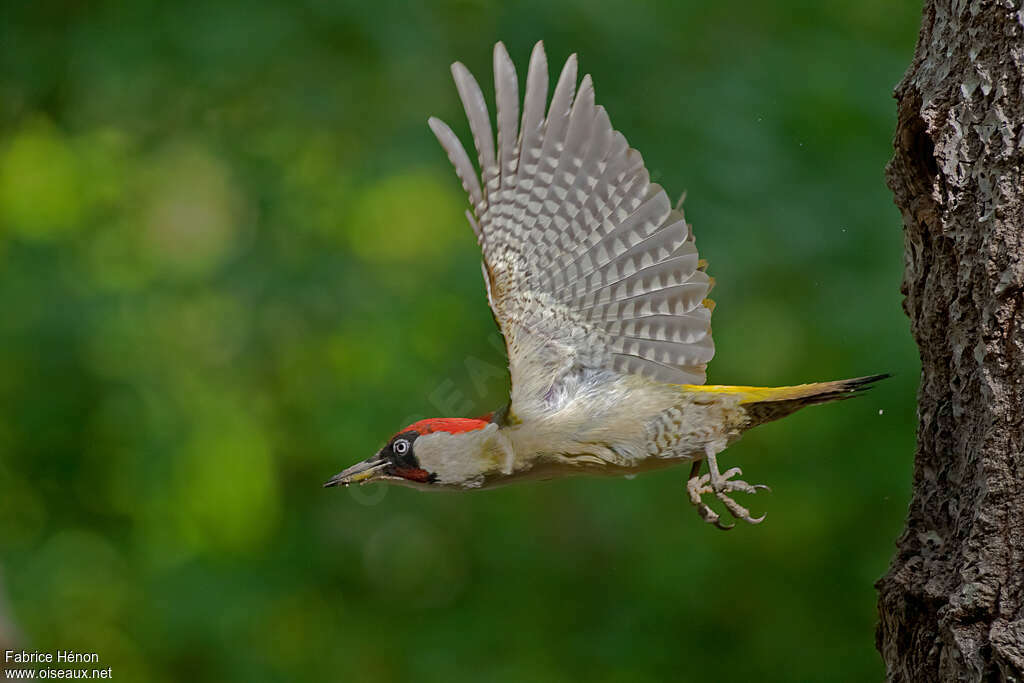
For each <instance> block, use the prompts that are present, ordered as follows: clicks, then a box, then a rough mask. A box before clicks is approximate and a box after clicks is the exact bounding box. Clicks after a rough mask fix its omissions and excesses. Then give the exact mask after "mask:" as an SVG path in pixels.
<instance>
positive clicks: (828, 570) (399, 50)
mask: <svg viewBox="0 0 1024 683" xmlns="http://www.w3.org/2000/svg"><path fill="white" fill-rule="evenodd" d="M919 12H920V8H919V4H918V2H917V1H916V0H913V1H912V0H899V1H894V0H858V1H857V2H830V3H820V2H810V1H807V0H786V1H785V2H778V3H743V4H741V5H739V6H737V5H735V4H733V3H708V2H698V1H687V2H674V3H670V2H652V1H641V2H637V1H635V0H632V1H626V0H619V1H611V2H593V1H583V0H576V1H569V2H550V1H548V2H543V1H540V0H538V1H535V2H496V1H487V0H455V1H450V2H439V3H430V4H426V3H424V4H417V5H416V6H410V5H406V4H405V3H398V2H391V1H389V0H379V1H377V2H372V3H367V2H357V3H353V2H328V1H326V0H307V1H305V2H296V3H284V2H271V1H269V0H247V1H246V2H241V1H222V2H190V1H185V2H176V3H157V2H151V3H145V2H139V3H114V2H109V3H108V2H70V1H66V2H39V3H32V2H19V3H15V2H6V3H3V5H2V6H0V302H2V305H3V311H2V313H0V406H2V410H0V569H2V572H3V577H4V581H3V583H4V590H5V592H6V594H7V598H8V602H9V605H10V612H11V614H10V615H9V616H10V617H11V618H12V619H13V621H14V623H15V624H16V628H17V634H18V640H17V643H18V644H19V645H21V646H24V647H26V648H29V649H40V650H44V651H53V650H55V649H58V648H60V649H68V648H71V649H76V650H81V651H90V652H97V653H98V654H99V655H100V657H101V662H102V663H103V664H104V665H105V666H111V667H112V668H113V673H114V677H115V679H116V680H122V681H161V682H162V681H168V682H170V681H184V680H195V681H325V680H345V681H370V682H373V681H406V680H446V681H459V680H467V681H478V680H488V681H563V680H586V681H664V680H692V681H749V680H752V679H754V678H755V677H756V678H757V680H761V681H798V680H800V681H803V680H807V681H810V680H814V681H851V680H877V679H879V678H881V676H882V673H883V672H882V667H881V663H880V660H879V658H878V656H877V654H876V653H875V651H874V647H873V639H874V623H875V618H876V617H875V593H874V590H873V587H872V583H873V582H874V581H875V579H877V578H878V577H879V576H880V575H881V574H882V573H883V572H884V571H885V569H886V566H887V562H888V558H889V555H890V553H891V552H892V551H893V540H894V539H895V537H896V535H897V534H898V532H899V530H900V528H901V524H902V520H903V516H904V512H905V510H906V505H907V501H908V498H909V490H910V474H911V460H912V453H913V444H914V411H915V408H914V390H915V386H916V379H917V375H918V361H917V356H916V353H915V349H914V346H913V343H912V340H911V338H910V335H909V331H908V324H907V321H906V319H905V317H904V315H903V313H902V312H901V308H900V302H901V297H900V294H899V283H900V277H901V267H902V251H903V250H902V239H901V234H900V220H899V215H898V213H897V211H896V210H895V208H894V207H893V206H892V202H891V197H890V194H889V192H888V190H887V189H886V187H885V185H884V180H883V168H884V165H885V163H886V161H887V159H888V157H889V150H890V140H891V136H892V130H893V127H894V123H895V106H894V102H893V101H892V99H891V90H892V87H893V86H894V85H895V83H896V82H897V81H898V80H899V78H900V76H901V75H902V72H903V70H904V69H905V68H906V66H907V64H908V63H909V60H910V57H911V54H912V50H913V45H914V40H915V37H916V32H917V26H918V22H919ZM538 38H543V39H544V40H545V43H546V46H547V50H548V55H549V59H550V61H551V68H552V70H555V69H557V68H559V67H560V64H561V62H562V61H563V60H564V59H565V57H566V56H567V55H568V54H569V53H570V52H572V51H576V52H578V53H579V54H580V58H581V69H582V71H584V72H589V73H592V74H593V75H594V79H595V82H596V85H597V93H598V100H599V102H600V103H602V104H603V105H604V106H605V107H606V108H607V109H608V112H609V114H610V116H611V119H612V121H613V123H614V125H615V126H616V127H617V128H618V129H619V130H621V131H623V133H624V134H625V135H626V136H627V138H628V139H629V141H630V142H631V144H632V145H633V146H635V147H637V148H638V149H640V150H641V151H642V152H643V154H644V157H645V159H646V161H647V165H648V168H649V169H650V171H651V174H652V176H653V178H654V179H655V180H656V181H657V182H660V183H661V184H663V185H664V186H665V187H666V188H667V189H668V190H669V191H670V194H672V195H673V196H674V195H677V194H678V193H681V192H682V191H683V190H684V189H685V190H686V191H687V192H688V199H687V202H686V210H687V217H688V218H689V220H690V221H691V222H692V223H693V224H694V227H695V231H696V235H697V243H698V246H699V247H700V249H701V251H702V254H703V255H704V256H705V257H706V258H707V259H708V260H709V261H710V263H711V267H710V272H711V274H713V275H714V276H715V277H716V279H717V281H718V283H719V284H718V286H717V288H716V289H715V292H714V297H715V299H716V300H717V302H718V308H717V310H716V312H715V319H714V323H715V333H716V341H717V348H718V354H717V357H716V359H715V361H714V362H713V363H712V365H711V367H710V372H709V380H710V381H711V382H714V383H734V384H769V385H770V384H792V383H798V382H804V381H813V380H824V379H834V378H841V377H850V376H856V375H864V374H869V373H873V372H886V371H887V372H896V373H897V375H896V377H895V378H894V379H891V380H888V381H887V382H885V383H883V384H882V385H881V386H879V387H878V388H877V389H876V390H875V391H873V392H872V393H870V394H869V395H868V396H866V397H865V398H862V399H860V400H857V401H851V402H847V403H844V404H839V405H832V406H826V407H822V408H814V409H810V410H807V411H804V412H802V413H800V414H798V415H795V416H793V417H791V418H788V419H787V420H784V421H782V422H778V423H774V424H772V425H768V426H766V427H762V428H759V429H758V430H755V431H754V432H752V433H750V434H748V435H747V436H746V437H744V439H743V440H742V441H741V442H740V443H739V444H737V445H736V446H734V447H733V448H731V449H730V450H729V452H728V453H727V455H726V456H725V457H724V462H725V463H727V464H728V465H733V464H739V465H741V466H742V467H743V468H744V472H745V474H746V475H747V477H746V478H747V479H748V480H751V481H756V482H765V483H768V484H770V485H771V486H772V488H773V489H774V492H773V493H772V494H768V495H759V496H757V498H756V499H754V500H752V501H750V505H751V507H752V509H753V510H754V511H755V512H758V513H760V512H762V511H766V512H767V513H768V518H767V521H766V522H765V523H764V524H763V525H761V526H760V527H757V528H750V527H743V528H738V529H736V530H734V531H732V532H730V533H727V534H724V533H720V532H718V531H716V530H714V529H712V528H709V527H707V526H706V525H704V524H702V523H700V521H699V520H698V519H697V517H696V515H695V514H694V513H693V511H692V510H691V508H690V506H689V504H688V502H687V500H686V497H685V492H684V488H683V481H684V479H685V475H686V472H685V470H684V469H674V470H668V471H663V472H659V473H654V474H649V475H645V476H642V477H639V478H637V479H635V480H633V481H623V480H600V479H576V480H566V481H558V482H550V483H546V484H533V485H524V486H517V487H509V488H505V489H499V490H495V491H491V492H484V493H476V494H466V495H455V494H426V493H419V492H415V491H409V490H404V489H385V488H379V487H378V488H372V487H366V488H363V489H359V490H349V491H339V490H322V489H321V488H320V484H321V482H322V481H324V480H325V479H326V478H327V477H329V476H330V475H331V474H333V473H335V472H336V471H338V470H339V469H341V468H342V467H344V466H347V465H348V464H351V463H352V462H353V461H355V460H357V459H361V458H363V457H366V456H368V455H370V454H371V453H372V452H373V451H374V450H375V449H376V448H378V447H379V446H380V444H381V443H382V442H383V441H384V440H385V439H386V438H387V437H388V436H389V435H390V434H392V433H393V432H394V431H395V430H396V429H397V428H399V427H401V426H402V425H404V424H406V423H407V422H408V421H410V420H412V419H414V418H417V417H423V416H428V415H437V414H446V413H447V414H456V413H459V412H462V411H465V413H466V414H474V413H479V412H484V411H486V410H489V409H491V408H494V407H497V406H499V405H501V404H502V402H503V401H504V398H505V392H506V391H507V386H506V383H507V380H506V379H505V377H504V375H503V373H502V372H496V371H495V368H496V367H500V366H501V365H502V364H503V363H504V358H503V354H502V352H501V350H500V349H499V346H496V345H495V344H494V343H493V342H494V335H495V330H494V327H493V322H492V320H491V314H490V312H489V311H488V309H487V306H486V303H485V300H484V294H483V287H482V283H481V279H480V270H479V254H478V252H477V249H476V246H475V244H474V240H473V237H472V234H471V231H470V230H469V228H468V227H467V226H466V225H465V221H464V219H463V217H462V211H463V208H464V207H465V205H466V201H465V199H464V197H463V195H462V191H461V189H460V187H459V184H458V182H457V181H456V179H455V177H454V175H453V173H452V172H451V170H450V168H449V167H448V162H447V159H446V158H445V157H444V155H443V153H442V152H441V150H440V148H439V147H438V145H437V143H436V141H435V140H434V139H433V136H432V135H431V134H430V132H429V130H428V129H427V126H426V119H427V117H428V116H429V115H438V116H440V117H441V118H443V119H445V120H447V121H448V122H450V123H451V124H452V125H453V126H454V128H455V129H456V131H457V132H458V133H460V134H462V135H465V134H466V133H467V126H466V124H465V122H464V119H463V116H462V114H461V112H460V109H459V103H458V98H457V95H456V92H455V88H454V86H453V84H452V83H451V80H450V75H449V72H448V66H449V64H450V63H451V62H452V61H454V60H456V59H461V60H463V61H464V62H465V63H466V64H467V65H468V66H469V67H470V68H471V69H472V70H473V71H474V72H475V73H476V74H477V75H478V77H479V78H480V80H481V83H482V85H483V86H484V88H485V90H486V91H487V92H490V88H491V76H490V55H491V48H492V45H493V43H494V42H495V41H496V40H498V39H501V40H504V41H505V42H506V44H507V45H508V48H509V51H510V52H511V54H512V56H513V58H514V60H515V61H516V63H517V64H518V65H520V69H521V71H525V64H526V61H527V59H528V55H529V50H530V48H531V46H532V44H533V42H535V41H536V40H537V39H538Z"/></svg>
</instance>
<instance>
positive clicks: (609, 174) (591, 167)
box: [430, 43, 714, 420]
mask: <svg viewBox="0 0 1024 683" xmlns="http://www.w3.org/2000/svg"><path fill="white" fill-rule="evenodd" d="M452 74H453V75H454V76H455V84H456V86H457V88H458V91H459V96H460V97H461V99H462V103H463V105H464V106H465V109H466V115H467V117H468V118H469V125H470V129H471V131H472V134H473V141H474V143H475V146H476V151H477V158H478V159H479V162H480V170H481V173H480V175H479V176H478V175H477V172H476V169H475V168H474V166H473V162H472V161H471V160H470V157H469V155H468V154H467V153H466V150H465V148H464V147H463V146H462V144H461V143H460V142H459V139H458V138H457V137H456V136H455V134H454V133H453V132H452V130H451V128H449V127H448V126H447V125H446V124H445V123H443V122H442V121H439V120H438V119H436V118H431V119H430V127H431V129H432V130H433V131H434V134H435V135H437V138H438V140H440V142H441V145H442V147H444V149H445V151H446V152H447V153H448V158H449V159H450V160H451V162H452V164H453V165H454V166H455V171H456V173H457V174H458V176H459V179H460V180H461V181H462V186H463V188H465V190H466V192H467V193H468V194H469V199H470V203H471V204H472V210H470V211H467V212H466V216H467V218H468V219H469V223H470V225H471V226H472V228H473V231H474V232H475V233H476V236H477V241H478V242H479V244H480V247H481V249H482V251H483V256H484V263H483V267H484V280H485V281H486V283H487V296H488V300H489V302H490V305H491V309H492V310H493V311H494V317H495V318H496V319H497V321H498V324H499V326H500V327H501V332H502V334H503V335H504V337H505V342H506V346H507V349H508V356H509V366H510V371H511V375H512V405H511V409H512V411H513V413H514V415H515V416H516V417H517V418H519V419H523V420H526V419H530V418H532V417H535V416H540V415H543V414H545V411H547V410H549V409H550V407H551V406H552V404H553V403H558V402H560V401H564V400H565V399H566V398H568V397H570V396H571V395H572V393H573V392H574V391H576V390H577V389H578V388H579V387H581V386H582V385H583V384H584V383H587V384H590V383H589V382H586V380H588V379H592V378H593V377H594V374H595V373H621V374H636V375H642V376H645V377H649V378H651V379H654V380H656V381H660V382H666V383H674V384H701V383H703V382H704V379H705V367H706V364H707V362H708V361H709V360H711V357H712V356H713V355H714V345H713V343H712V340H711V325H710V320H711V310H710V309H711V305H710V302H706V298H705V297H706V296H707V293H708V290H709V289H710V286H711V280H710V278H709V277H708V276H707V275H706V274H705V273H704V272H703V270H704V269H703V266H704V264H703V262H702V261H700V260H699V259H698V256H697V248H696V246H695V244H694V239H693V235H692V233H691V231H690V229H689V227H688V226H687V224H686V221H685V219H684V218H683V214H682V213H681V212H680V211H677V210H673V209H672V207H671V205H670V203H669V199H668V196H667V195H666V194H665V191H664V190H663V189H662V188H661V187H660V186H658V185H656V184H653V183H651V182H650V177H649V175H648V173H647V170H646V169H645V168H644V163H643V159H642V158H641V156H640V153H639V152H637V151H636V150H635V149H632V148H630V147H629V145H628V143H627V142H626V139H625V138H624V137H623V136H622V134H621V133H619V132H618V131H616V130H613V129H612V126H611V123H610V121H609V120H608V114H607V113H606V112H605V110H604V108H603V107H600V106H596V105H595V104H594V86H593V83H592V82H591V79H590V76H589V75H587V76H584V77H583V80H582V82H581V83H580V86H579V89H578V90H577V88H576V75H577V71H576V55H572V56H570V57H569V59H568V61H567V62H566V63H565V67H564V68H563V69H562V73H561V76H560V77H559V79H558V83H557V85H556V86H555V90H554V94H553V96H552V98H551V105H550V107H549V108H548V110H547V112H546V115H545V106H546V104H547V94H548V70H547V59H546V57H545V55H544V46H543V44H542V43H537V45H536V47H534V49H533V54H532V56H531V58H530V68H529V72H528V74H527V77H526V95H525V98H524V100H523V111H522V118H521V122H522V123H521V126H520V112H519V84H518V80H517V77H516V71H515V67H514V66H513V65H512V60H511V59H510V58H509V56H508V52H507V51H506V50H505V46H504V45H503V44H501V43H498V44H497V45H495V47H494V82H495V94H496V99H497V128H498V135H497V142H495V139H494V136H493V134H492V132H491V119H490V114H489V113H488V111H487V104H486V103H485V101H484V96H483V93H482V92H481V91H480V86H479V85H477V82H476V80H475V79H474V78H473V76H472V74H470V73H469V71H468V70H467V69H466V67H465V66H463V65H462V64H461V63H459V62H456V63H455V64H453V65H452Z"/></svg>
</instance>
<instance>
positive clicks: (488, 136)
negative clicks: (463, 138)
mask: <svg viewBox="0 0 1024 683" xmlns="http://www.w3.org/2000/svg"><path fill="white" fill-rule="evenodd" d="M452 76H453V77H454V78H455V87H456V89H457V90H458V91H459V98H460V99H461V100H462V106H463V108H464V109H465V110H466V118H467V119H469V128H470V130H471V131H473V142H474V144H476V152H477V157H478V158H479V160H480V173H481V175H482V176H483V181H484V182H483V189H484V192H485V193H486V195H485V197H484V199H489V198H490V196H491V194H492V193H493V191H494V190H495V189H497V183H496V182H495V181H496V180H497V178H498V166H497V163H496V162H495V159H494V134H493V133H492V132H491V115H490V114H489V113H488V111H487V103H486V102H485V101H484V94H483V92H481V90H480V85H479V84H478V83H477V82H476V79H475V78H473V74H471V73H470V72H469V69H467V68H466V66H465V65H464V64H463V63H462V62H455V63H454V64H452Z"/></svg>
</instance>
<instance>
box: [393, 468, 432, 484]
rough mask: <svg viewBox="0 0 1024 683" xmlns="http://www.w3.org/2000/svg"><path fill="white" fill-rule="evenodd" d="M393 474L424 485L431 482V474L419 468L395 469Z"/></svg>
mask: <svg viewBox="0 0 1024 683" xmlns="http://www.w3.org/2000/svg"><path fill="white" fill-rule="evenodd" d="M391 473H392V474H393V475H395V476H396V477H401V478H402V479H408V480H409V481H418V482H421V483H424V484H425V483H427V482H429V481H430V472H427V471H426V470H421V469H420V468H418V467H394V468H392V470H391Z"/></svg>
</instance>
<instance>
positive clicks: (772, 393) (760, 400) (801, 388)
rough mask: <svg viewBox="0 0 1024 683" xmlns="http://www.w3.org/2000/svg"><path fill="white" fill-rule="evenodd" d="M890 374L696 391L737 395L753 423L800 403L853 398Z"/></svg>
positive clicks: (789, 410)
mask: <svg viewBox="0 0 1024 683" xmlns="http://www.w3.org/2000/svg"><path fill="white" fill-rule="evenodd" d="M890 376H891V375H889V374H882V375H869V376H867V377H854V378H853V379H841V380H836V381H833V382H815V383H813V384H797V385H795V386H791V387H732V386H702V387H699V390H701V391H708V392H712V393H728V394H739V395H740V397H741V398H740V405H741V406H743V408H744V409H745V410H746V412H747V415H748V416H749V417H750V419H751V421H752V422H753V423H754V424H762V423H764V422H771V421H772V420H778V419H780V418H783V417H786V416H787V415H790V414H792V413H795V412H796V411H798V410H800V409H801V408H803V407H804V406H810V405H815V404H817V403H830V402H832V401H842V400H845V399H848V398H853V397H854V396H857V395H858V394H859V393H860V392H862V391H864V390H866V389H870V388H871V386H872V385H873V384H874V383H875V382H877V381H879V380H883V379H885V378H886V377H890Z"/></svg>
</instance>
